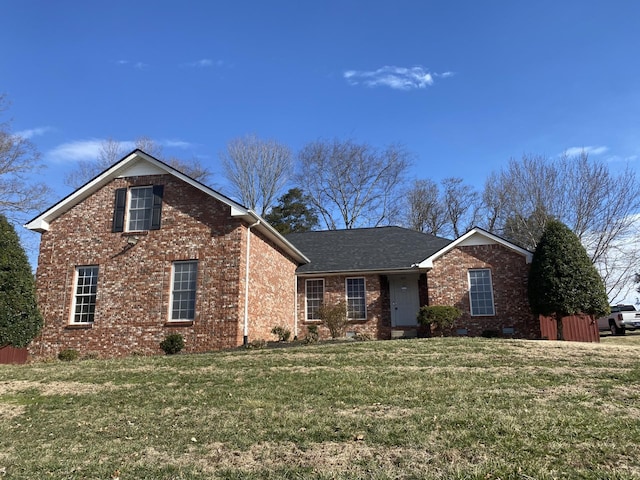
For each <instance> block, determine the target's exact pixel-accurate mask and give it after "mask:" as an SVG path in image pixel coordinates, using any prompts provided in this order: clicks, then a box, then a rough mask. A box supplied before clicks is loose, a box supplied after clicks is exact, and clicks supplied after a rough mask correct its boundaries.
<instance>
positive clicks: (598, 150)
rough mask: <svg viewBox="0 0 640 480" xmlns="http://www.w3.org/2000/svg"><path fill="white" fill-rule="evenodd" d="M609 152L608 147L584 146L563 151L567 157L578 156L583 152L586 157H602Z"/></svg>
mask: <svg viewBox="0 0 640 480" xmlns="http://www.w3.org/2000/svg"><path fill="white" fill-rule="evenodd" d="M607 151H609V147H605V146H604V145H600V146H592V145H589V146H586V147H571V148H567V149H566V150H565V151H564V154H565V155H567V156H569V157H574V156H576V155H580V154H582V153H583V152H584V153H586V154H587V155H602V154H603V153H605V152H607Z"/></svg>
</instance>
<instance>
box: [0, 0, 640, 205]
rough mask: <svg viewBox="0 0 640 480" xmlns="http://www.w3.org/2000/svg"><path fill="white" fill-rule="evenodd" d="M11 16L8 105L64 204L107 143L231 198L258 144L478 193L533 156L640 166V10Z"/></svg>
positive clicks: (248, 8)
mask: <svg viewBox="0 0 640 480" xmlns="http://www.w3.org/2000/svg"><path fill="white" fill-rule="evenodd" d="M2 17H3V21H2V29H0V44H2V45H3V53H2V55H0V92H4V93H6V94H7V95H8V97H9V99H10V100H11V101H12V106H11V109H10V111H9V114H10V115H11V117H13V119H14V122H13V129H14V131H18V132H21V133H23V134H24V135H26V136H29V137H30V139H31V140H32V141H33V142H34V143H35V144H36V145H37V147H38V149H39V150H40V152H41V153H42V155H43V160H44V162H45V164H46V165H47V167H48V168H47V173H46V178H47V180H48V181H49V182H50V183H51V185H52V186H53V187H54V188H55V190H56V194H57V195H59V197H57V198H55V199H52V200H57V199H59V198H62V196H64V195H66V194H67V193H69V191H70V189H69V188H68V187H66V186H65V185H64V184H63V181H62V178H63V176H64V174H65V173H66V172H68V171H69V170H71V169H72V168H73V166H74V164H75V162H77V161H78V160H79V159H87V158H91V157H92V156H95V154H96V148H97V146H98V145H99V143H100V141H102V140H103V139H105V138H108V137H112V138H114V139H116V140H120V141H131V140H133V139H135V138H136V137H139V136H143V135H144V136H148V137H151V138H153V139H155V140H156V141H157V142H159V143H161V144H163V145H164V150H165V153H166V154H168V155H175V156H178V157H181V158H185V159H189V158H193V157H197V158H199V159H200V161H201V162H202V163H204V164H205V165H206V166H208V167H209V168H210V170H212V171H213V172H214V173H216V174H217V175H215V176H214V178H213V181H212V184H213V186H214V187H216V188H219V189H220V190H221V191H222V192H223V193H224V192H225V191H226V187H225V184H224V180H223V179H221V178H220V172H221V169H220V167H219V162H218V153H219V152H220V151H222V150H223V149H224V148H225V144H226V142H227V141H229V140H230V139H232V138H234V137H237V136H241V135H244V134H249V133H253V134H256V135H258V136H260V137H263V138H275V139H277V140H279V141H281V142H284V143H286V144H288V145H290V146H291V147H292V148H293V149H298V148H300V147H301V146H302V145H304V144H305V143H306V142H309V141H312V140H316V139H318V138H334V137H338V138H347V137H350V138H353V139H354V140H356V141H363V142H369V143H371V144H373V145H376V146H384V145H386V144H389V143H395V142H399V143H402V144H404V145H405V146H406V147H407V149H408V150H410V151H411V152H413V153H414V155H415V160H414V165H413V167H412V170H411V175H412V176H414V177H416V178H431V179H433V180H436V181H439V180H441V179H442V178H445V177H448V176H459V177H462V178H464V179H465V181H466V182H468V183H471V184H473V185H474V186H476V187H478V188H481V187H482V184H483V182H484V180H485V178H486V177H487V176H488V174H489V173H490V172H491V171H494V170H497V169H499V168H501V166H503V165H505V164H506V162H507V161H508V159H509V158H510V157H520V156H521V155H522V154H523V153H530V154H543V155H547V156H550V157H553V156H557V155H560V154H561V153H562V152H563V151H567V150H569V151H576V150H575V149H582V148H585V149H587V150H588V151H589V152H590V154H591V156H592V157H594V158H600V159H604V160H606V161H608V162H610V165H611V168H612V169H613V170H617V169H622V168H623V167H624V166H625V165H626V164H627V162H630V165H632V167H633V168H637V167H636V165H638V162H640V157H639V155H640V135H639V133H640V61H638V53H639V48H640V28H639V27H638V19H640V2H637V1H632V0H628V1H623V0H619V1H604V0H603V1H588V0H584V1H570V0H565V1H557V0H556V1H544V0H542V1H535V2H531V1H515V0H514V1H499V0H492V1H470V0H469V1H394V2H389V1H385V2H380V1H318V2H310V1H293V0H292V1H276V0H270V1H251V2H250V1H226V2H222V1H215V2H214V1H199V2H196V1H189V0H183V1H180V2H178V1H162V0H155V1H138V0H136V1H131V0H129V1H119V0H110V1H109V2H98V1H89V2H87V1H64V0H59V1H55V2H54V1H49V0H47V1H33V0H4V1H3V2H2ZM47 206H48V205H47ZM44 207H46V206H43V208H44Z"/></svg>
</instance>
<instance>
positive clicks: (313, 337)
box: [304, 325, 320, 343]
mask: <svg viewBox="0 0 640 480" xmlns="http://www.w3.org/2000/svg"><path fill="white" fill-rule="evenodd" d="M319 337H320V335H319V334H318V326H317V325H309V326H307V336H306V337H305V338H304V343H316V342H317V341H318V338H319Z"/></svg>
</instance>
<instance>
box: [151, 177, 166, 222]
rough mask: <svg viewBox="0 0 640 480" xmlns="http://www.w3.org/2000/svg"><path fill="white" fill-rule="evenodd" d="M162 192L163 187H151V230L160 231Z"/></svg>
mask: <svg viewBox="0 0 640 480" xmlns="http://www.w3.org/2000/svg"><path fill="white" fill-rule="evenodd" d="M163 192H164V185H154V186H153V208H152V210H151V230H159V229H160V218H161V214H162V194H163Z"/></svg>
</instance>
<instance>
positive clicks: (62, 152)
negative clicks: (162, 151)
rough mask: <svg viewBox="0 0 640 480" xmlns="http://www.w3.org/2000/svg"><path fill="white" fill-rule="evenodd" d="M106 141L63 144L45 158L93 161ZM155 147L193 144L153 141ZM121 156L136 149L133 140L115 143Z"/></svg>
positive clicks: (58, 160)
mask: <svg viewBox="0 0 640 480" xmlns="http://www.w3.org/2000/svg"><path fill="white" fill-rule="evenodd" d="M106 141H107V139H104V138H91V139H88V140H75V141H72V142H67V143H63V144H61V145H58V146H57V147H55V148H53V149H51V150H49V151H48V152H47V154H46V157H47V158H48V159H49V160H50V161H52V162H55V163H70V162H76V161H80V160H95V159H96V158H98V156H99V155H100V151H101V150H102V148H103V146H104V143H105V142H106ZM153 142H154V143H155V144H156V145H160V146H162V147H168V148H181V149H188V148H192V147H193V146H194V144H192V143H189V142H187V141H184V140H180V139H165V140H153ZM117 143H118V146H119V148H120V150H121V151H122V154H123V155H125V154H127V153H129V152H131V151H133V150H135V149H136V148H138V146H137V144H136V142H135V140H118V141H117Z"/></svg>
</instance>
